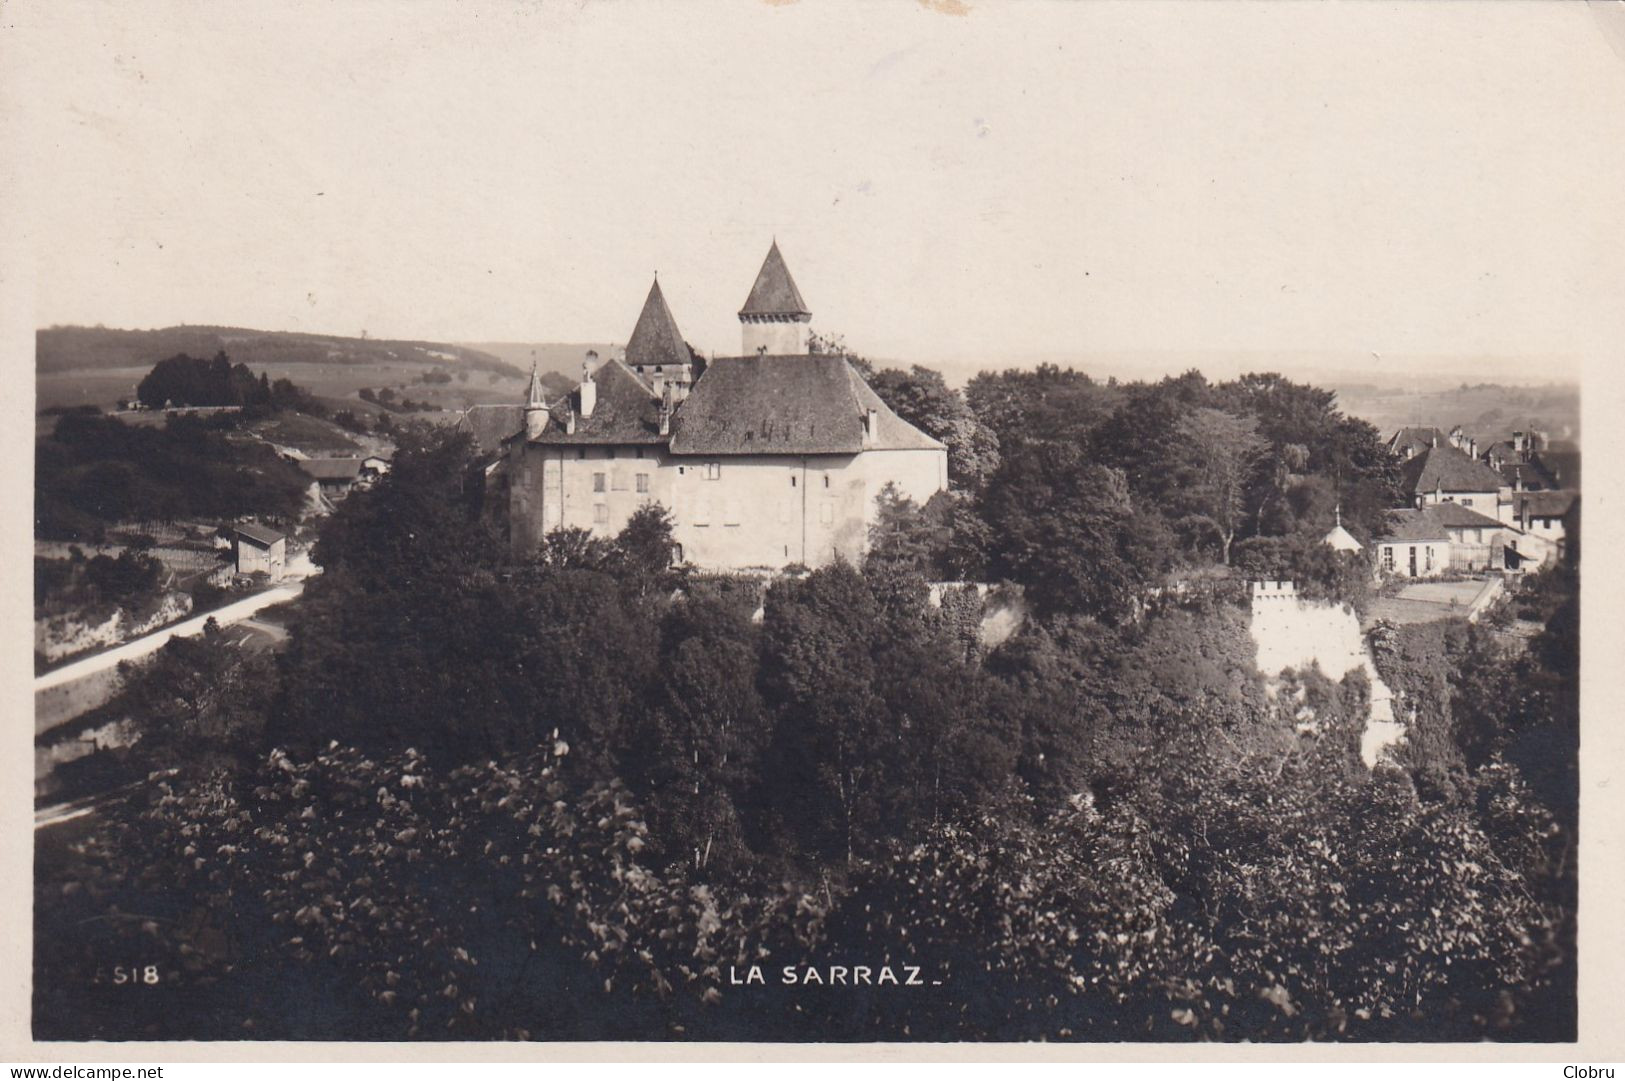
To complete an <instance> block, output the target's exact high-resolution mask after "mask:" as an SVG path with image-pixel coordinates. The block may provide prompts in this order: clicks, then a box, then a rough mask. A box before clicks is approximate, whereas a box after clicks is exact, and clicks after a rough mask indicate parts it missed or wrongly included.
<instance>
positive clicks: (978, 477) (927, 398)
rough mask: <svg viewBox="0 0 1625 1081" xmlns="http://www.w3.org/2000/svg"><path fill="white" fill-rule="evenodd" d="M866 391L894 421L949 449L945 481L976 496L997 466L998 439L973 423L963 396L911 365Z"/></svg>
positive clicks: (883, 374)
mask: <svg viewBox="0 0 1625 1081" xmlns="http://www.w3.org/2000/svg"><path fill="white" fill-rule="evenodd" d="M869 386H870V387H872V388H873V389H874V392H875V393H876V394H878V395H880V398H881V400H882V401H884V402H885V403H886V404H887V405H889V406H890V407H891V408H892V411H893V412H895V413H896V414H897V415H898V416H900V417H902V418H903V419H904V420H906V421H908V422H909V423H910V424H912V425H914V426H915V427H916V428H919V429H920V430H921V431H923V432H925V433H926V434H927V435H929V436H931V437H932V438H933V439H939V440H941V441H942V442H943V443H946V444H947V446H948V479H949V481H950V482H951V483H952V485H953V486H954V487H955V488H958V489H963V490H967V491H972V492H975V491H980V490H981V488H982V486H983V485H984V484H985V483H987V478H988V477H989V476H991V475H992V473H993V470H995V469H997V468H998V465H999V437H998V436H997V435H995V434H994V432H993V430H992V429H991V428H989V427H987V426H986V425H984V424H983V423H982V422H981V421H980V420H978V419H977V417H976V414H975V413H973V412H972V411H971V408H970V406H969V405H967V404H966V403H965V398H964V395H962V394H960V393H959V391H957V390H954V389H952V388H951V387H949V386H948V384H947V382H946V381H944V379H943V378H942V373H941V372H938V371H935V370H933V369H931V368H926V367H922V366H921V365H918V364H916V365H914V366H913V367H912V368H910V369H909V370H908V371H906V372H905V371H903V370H901V369H898V368H887V369H885V370H884V371H880V372H877V373H875V375H874V376H873V377H872V378H870V379H869Z"/></svg>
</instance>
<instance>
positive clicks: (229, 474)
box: [34, 413, 307, 540]
mask: <svg viewBox="0 0 1625 1081" xmlns="http://www.w3.org/2000/svg"><path fill="white" fill-rule="evenodd" d="M306 481H307V478H306V477H305V476H304V474H303V473H301V472H300V471H299V469H298V467H296V466H294V465H293V464H292V463H290V462H287V461H285V460H283V458H282V457H281V456H280V455H278V454H277V452H276V451H275V450H273V449H272V448H271V447H268V446H266V445H264V444H262V443H257V442H248V441H242V440H235V439H232V438H231V437H230V434H229V433H228V432H227V431H224V430H222V428H221V426H220V425H219V424H217V423H215V422H212V421H210V420H208V419H206V418H201V417H172V418H170V419H169V421H168V422H167V423H166V424H165V425H163V426H162V427H153V426H137V425H128V424H125V423H123V422H122V421H120V420H118V419H117V418H114V417H102V416H91V415H85V414H77V413H75V414H70V415H67V416H64V417H62V418H61V420H59V421H58V422H57V425H56V429H55V431H54V432H53V433H52V434H51V435H50V436H49V437H47V438H44V439H41V440H40V441H39V442H38V444H37V445H36V454H35V459H34V499H35V511H34V513H35V535H36V536H39V537H48V538H56V539H63V540H95V539H97V538H99V537H100V536H101V534H102V532H103V530H105V529H106V528H107V527H108V526H110V525H113V524H115V523H118V522H130V521H151V520H173V519H176V518H200V517H201V518H221V519H228V518H238V517H243V516H248V515H266V516H273V517H275V516H287V515H292V514H294V513H295V512H297V511H298V510H299V508H300V507H301V506H302V505H303V503H304V494H305V487H306Z"/></svg>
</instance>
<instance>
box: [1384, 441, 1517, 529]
mask: <svg viewBox="0 0 1625 1081" xmlns="http://www.w3.org/2000/svg"><path fill="white" fill-rule="evenodd" d="M1475 450H1476V448H1471V449H1469V450H1463V449H1462V448H1461V447H1458V446H1456V445H1454V444H1453V443H1450V442H1444V443H1440V444H1437V445H1435V446H1429V447H1427V448H1425V449H1423V450H1420V451H1418V452H1417V453H1416V454H1415V455H1413V456H1412V457H1411V458H1409V459H1407V460H1406V461H1405V462H1404V463H1402V464H1401V465H1400V470H1399V476H1400V489H1401V491H1403V492H1404V494H1405V501H1406V502H1407V503H1409V504H1410V505H1411V506H1413V507H1431V506H1436V505H1438V504H1440V503H1455V504H1457V505H1458V506H1462V507H1469V508H1471V509H1473V510H1475V511H1477V512H1478V513H1480V514H1483V515H1485V516H1487V517H1491V518H1498V519H1501V520H1503V521H1507V520H1510V517H1511V511H1510V505H1511V501H1512V488H1511V486H1510V485H1508V484H1507V483H1506V481H1505V479H1504V478H1503V477H1502V476H1501V474H1499V473H1497V472H1496V471H1495V470H1493V469H1491V468H1490V467H1489V466H1488V465H1486V464H1484V462H1482V461H1480V460H1478V459H1477V458H1475V457H1473V456H1472V454H1473V451H1475ZM1503 506H1505V507H1507V508H1508V509H1507V510H1506V511H1505V512H1503V511H1502V510H1501V508H1502V507H1503ZM1503 514H1504V517H1503Z"/></svg>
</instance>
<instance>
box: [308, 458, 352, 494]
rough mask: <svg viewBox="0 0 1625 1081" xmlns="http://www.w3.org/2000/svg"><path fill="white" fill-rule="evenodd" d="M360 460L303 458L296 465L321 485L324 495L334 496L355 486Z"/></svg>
mask: <svg viewBox="0 0 1625 1081" xmlns="http://www.w3.org/2000/svg"><path fill="white" fill-rule="evenodd" d="M361 461H362V460H361V459H360V458H304V459H301V460H300V461H299V462H298V466H299V468H300V469H303V470H304V471H305V474H306V475H307V476H309V477H311V478H313V479H314V480H315V481H316V483H317V484H319V485H321V489H322V493H323V494H324V495H328V496H334V495H343V494H344V493H345V492H348V491H349V490H350V489H351V488H352V487H354V486H355V482H356V481H357V480H359V479H360V478H361Z"/></svg>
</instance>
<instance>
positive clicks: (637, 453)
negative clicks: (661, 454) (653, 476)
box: [632, 447, 643, 458]
mask: <svg viewBox="0 0 1625 1081" xmlns="http://www.w3.org/2000/svg"><path fill="white" fill-rule="evenodd" d="M632 457H634V458H641V457H643V448H642V447H639V448H637V449H636V450H634V451H633V452H632Z"/></svg>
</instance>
